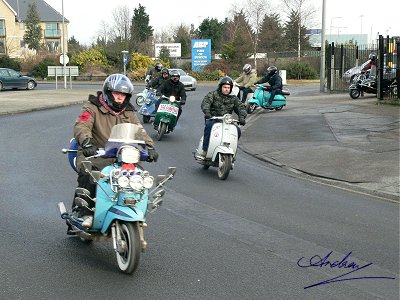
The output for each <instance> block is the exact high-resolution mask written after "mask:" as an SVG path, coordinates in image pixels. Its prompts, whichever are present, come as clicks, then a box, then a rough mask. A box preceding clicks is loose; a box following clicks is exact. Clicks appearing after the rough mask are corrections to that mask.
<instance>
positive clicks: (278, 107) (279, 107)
mask: <svg viewBox="0 0 400 300" xmlns="http://www.w3.org/2000/svg"><path fill="white" fill-rule="evenodd" d="M282 108H283V105H281V106H277V107H275V110H281V109H282Z"/></svg>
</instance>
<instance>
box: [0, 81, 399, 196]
mask: <svg viewBox="0 0 400 300" xmlns="http://www.w3.org/2000/svg"><path fill="white" fill-rule="evenodd" d="M288 88H289V89H290V90H291V91H292V95H290V96H289V97H288V98H287V106H286V107H285V108H283V109H282V110H281V111H269V110H264V109H261V108H259V109H257V110H256V111H255V112H254V113H253V114H251V115H249V116H248V118H247V124H246V126H245V127H243V129H242V130H243V134H242V137H241V140H240V147H241V149H242V150H243V151H245V152H247V153H249V154H251V155H253V156H254V157H256V158H258V159H260V160H262V161H264V162H267V163H270V164H273V165H275V166H279V167H280V168H283V169H285V170H288V171H290V172H291V173H292V174H293V175H295V176H301V177H304V178H306V179H308V180H313V181H317V182H319V183H323V184H328V185H331V186H334V187H337V188H341V189H346V190H350V191H353V192H357V193H361V194H368V195H372V196H375V197H378V198H381V199H384V200H389V201H395V202H399V201H400V186H399V177H400V173H399V169H400V152H399V150H400V146H399V133H400V132H399V125H400V124H399V116H400V114H399V113H400V107H399V106H393V105H389V104H387V103H382V102H378V101H377V99H376V98H375V97H374V96H372V95H371V96H369V95H368V96H365V97H364V98H361V99H357V100H352V99H351V98H350V96H349V95H348V94H327V93H320V92H319V85H317V84H314V85H313V86H310V89H309V90H308V91H307V92H304V93H303V94H302V93H300V92H299V93H296V92H294V91H295V90H296V86H288ZM89 93H93V90H81V89H66V90H64V89H58V90H32V91H29V92H26V91H22V90H21V91H2V92H0V104H1V105H0V115H5V114H14V113H22V112H28V111H34V110H42V109H47V108H53V107H61V106H66V105H71V104H78V103H83V102H84V101H86V99H87V95H88V94H89Z"/></svg>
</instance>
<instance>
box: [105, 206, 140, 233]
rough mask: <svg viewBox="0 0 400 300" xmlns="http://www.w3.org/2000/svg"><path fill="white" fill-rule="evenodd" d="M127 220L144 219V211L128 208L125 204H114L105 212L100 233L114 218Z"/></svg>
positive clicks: (106, 228) (107, 227) (106, 229)
mask: <svg viewBox="0 0 400 300" xmlns="http://www.w3.org/2000/svg"><path fill="white" fill-rule="evenodd" d="M115 219H117V220H121V221H127V222H136V221H141V222H144V221H145V216H144V213H143V212H142V211H140V210H138V209H135V210H134V208H130V207H127V206H119V205H115V206H113V207H111V208H110V210H109V211H108V212H107V215H106V217H105V219H104V223H103V226H102V228H101V233H103V234H105V233H106V232H107V231H108V229H109V227H110V225H111V223H112V222H113V221H114V220H115Z"/></svg>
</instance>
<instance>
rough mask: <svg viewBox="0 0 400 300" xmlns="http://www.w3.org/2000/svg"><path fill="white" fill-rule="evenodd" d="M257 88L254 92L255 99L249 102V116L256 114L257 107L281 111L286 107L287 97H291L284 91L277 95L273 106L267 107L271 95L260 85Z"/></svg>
mask: <svg viewBox="0 0 400 300" xmlns="http://www.w3.org/2000/svg"><path fill="white" fill-rule="evenodd" d="M256 86H257V88H256V90H255V91H254V94H253V98H251V99H249V100H248V101H247V106H246V111H247V113H248V114H251V113H253V112H254V110H255V109H256V108H257V107H262V108H264V109H269V110H281V109H282V108H283V107H284V106H286V96H287V95H290V92H289V91H288V90H282V94H278V95H275V97H274V100H273V101H272V103H271V105H267V103H268V100H269V97H270V93H269V92H268V91H267V89H266V87H265V86H263V85H260V84H257V85H256Z"/></svg>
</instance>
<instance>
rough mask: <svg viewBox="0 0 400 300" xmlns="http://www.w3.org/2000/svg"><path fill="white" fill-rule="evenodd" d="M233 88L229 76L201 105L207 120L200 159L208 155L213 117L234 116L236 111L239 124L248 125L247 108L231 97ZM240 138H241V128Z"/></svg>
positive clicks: (236, 98) (220, 82)
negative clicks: (233, 113)
mask: <svg viewBox="0 0 400 300" xmlns="http://www.w3.org/2000/svg"><path fill="white" fill-rule="evenodd" d="M232 87H233V80H232V78H230V77H228V76H226V77H222V78H221V79H220V80H219V82H218V88H217V90H215V91H211V92H209V93H208V94H207V95H206V96H205V97H204V99H203V102H202V103H201V110H202V111H203V113H204V118H205V126H204V135H203V147H202V152H201V153H197V154H196V157H198V158H200V159H204V158H205V157H206V155H207V150H208V145H209V143H210V134H211V128H212V126H213V124H214V123H215V122H216V121H215V120H210V118H211V117H213V116H217V117H220V116H223V115H225V114H232V112H233V111H234V112H235V113H236V114H237V115H238V116H239V124H240V125H242V126H243V125H245V124H246V120H245V119H246V116H247V114H246V107H245V105H244V104H243V103H242V102H241V101H240V99H239V98H238V97H237V96H235V95H230V93H231V92H232ZM238 138H240V129H239V127H238Z"/></svg>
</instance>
